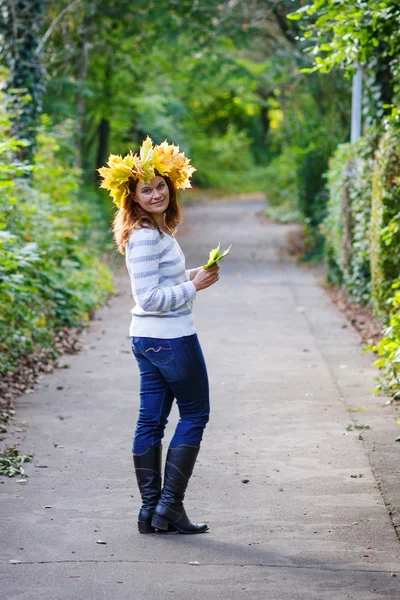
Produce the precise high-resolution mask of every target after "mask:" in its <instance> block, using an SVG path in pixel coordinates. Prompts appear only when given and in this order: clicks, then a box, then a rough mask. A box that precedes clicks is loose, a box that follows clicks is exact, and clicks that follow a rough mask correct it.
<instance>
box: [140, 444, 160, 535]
mask: <svg viewBox="0 0 400 600" xmlns="http://www.w3.org/2000/svg"><path fill="white" fill-rule="evenodd" d="M161 453H162V447H161V446H158V447H157V448H156V447H151V448H149V449H148V450H147V451H146V452H145V453H144V454H133V464H134V465H135V473H136V479H137V482H138V486H139V490H140V495H141V497H142V507H141V509H140V511H139V516H138V529H139V533H154V527H152V526H151V518H152V516H153V512H154V509H155V507H156V506H157V502H158V501H159V499H160V495H161Z"/></svg>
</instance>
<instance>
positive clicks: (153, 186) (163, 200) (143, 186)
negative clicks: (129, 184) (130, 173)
mask: <svg viewBox="0 0 400 600" xmlns="http://www.w3.org/2000/svg"><path fill="white" fill-rule="evenodd" d="M169 199H170V195H169V189H168V186H167V183H166V181H165V179H164V177H161V176H160V175H157V176H156V177H153V179H152V180H151V181H150V183H141V182H140V181H139V182H138V184H137V186H136V190H135V201H136V202H137V203H138V204H139V205H140V206H141V207H142V208H143V210H145V211H146V212H148V213H151V214H152V215H154V217H155V218H156V217H157V215H160V216H161V215H162V214H163V213H164V212H165V211H166V210H167V208H168V205H169Z"/></svg>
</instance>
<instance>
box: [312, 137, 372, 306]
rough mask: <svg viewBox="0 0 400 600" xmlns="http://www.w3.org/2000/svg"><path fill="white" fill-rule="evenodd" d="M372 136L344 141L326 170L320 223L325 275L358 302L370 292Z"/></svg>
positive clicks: (368, 296)
mask: <svg viewBox="0 0 400 600" xmlns="http://www.w3.org/2000/svg"><path fill="white" fill-rule="evenodd" d="M374 149H375V138H374V136H372V135H371V136H370V137H368V138H363V139H361V140H359V141H358V142H357V143H356V144H343V145H341V146H339V148H338V150H337V151H336V153H335V155H334V157H333V159H332V161H331V164H330V168H329V171H328V176H327V179H328V190H329V202H328V210H327V215H326V218H325V220H324V222H323V225H322V231H323V233H324V236H325V251H326V259H327V263H328V275H329V279H330V280H331V281H334V282H336V283H338V284H340V285H342V284H343V285H344V286H345V287H346V288H347V290H348V291H349V293H350V294H351V295H352V296H353V297H354V299H355V300H357V301H358V302H368V301H369V298H370V294H371V272H370V218H371V201H372V171H373V164H374V159H373V156H374Z"/></svg>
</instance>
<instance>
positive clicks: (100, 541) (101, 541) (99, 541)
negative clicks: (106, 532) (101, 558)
mask: <svg viewBox="0 0 400 600" xmlns="http://www.w3.org/2000/svg"><path fill="white" fill-rule="evenodd" d="M96 544H107V542H103V540H97V542H96Z"/></svg>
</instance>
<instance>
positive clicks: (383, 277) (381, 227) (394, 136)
mask: <svg viewBox="0 0 400 600" xmlns="http://www.w3.org/2000/svg"><path fill="white" fill-rule="evenodd" d="M399 276H400V130H399V129H397V128H390V129H389V130H388V131H386V132H385V134H384V135H383V137H382V139H381V140H380V143H379V148H378V150H377V152H376V155H375V165H374V173H373V188H372V216H371V283H372V298H373V302H374V305H375V307H376V309H377V311H381V312H383V313H384V314H386V313H387V311H388V309H387V300H388V298H389V297H391V296H392V295H393V292H392V285H393V283H394V281H395V280H396V279H398V277H399Z"/></svg>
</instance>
